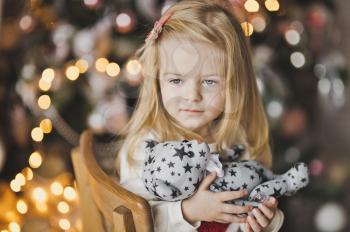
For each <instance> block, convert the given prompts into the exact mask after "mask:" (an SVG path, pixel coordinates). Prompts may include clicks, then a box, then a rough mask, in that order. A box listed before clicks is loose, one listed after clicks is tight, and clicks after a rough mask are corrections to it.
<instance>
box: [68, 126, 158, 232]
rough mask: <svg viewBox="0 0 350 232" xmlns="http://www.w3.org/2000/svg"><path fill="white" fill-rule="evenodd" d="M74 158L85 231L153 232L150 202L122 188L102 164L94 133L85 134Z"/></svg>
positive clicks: (87, 132) (73, 152) (86, 132)
mask: <svg viewBox="0 0 350 232" xmlns="http://www.w3.org/2000/svg"><path fill="white" fill-rule="evenodd" d="M71 158H72V162H73V167H74V172H75V176H76V180H77V187H78V194H79V203H80V209H81V216H82V222H83V231H84V232H90V231H91V232H100V231H101V232H102V231H108V232H109V231H113V232H116V231H118V232H119V231H126V232H134V231H137V232H139V231H140V232H150V231H153V220H152V215H151V208H150V206H149V204H148V202H147V201H146V200H145V199H144V198H142V197H140V196H138V195H136V194H134V193H132V192H130V191H128V190H126V189H125V188H123V187H121V186H120V185H119V184H118V182H117V181H113V179H112V177H110V176H108V175H107V174H106V173H105V172H104V171H103V170H102V168H101V167H100V166H99V165H98V163H97V161H96V157H95V154H94V150H93V134H92V132H91V131H89V130H87V131H85V132H84V133H83V134H82V135H81V137H80V146H79V147H78V148H75V149H73V151H72V155H71ZM116 180H117V177H116Z"/></svg>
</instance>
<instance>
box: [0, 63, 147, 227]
mask: <svg viewBox="0 0 350 232" xmlns="http://www.w3.org/2000/svg"><path fill="white" fill-rule="evenodd" d="M91 66H93V67H94V70H95V71H97V72H100V73H104V74H105V75H106V78H118V76H119V75H120V73H121V68H120V66H119V65H118V64H117V63H115V62H109V61H108V60H107V58H104V57H101V58H98V59H96V61H95V62H94V64H92V65H90V64H89V62H88V61H87V60H84V59H79V60H77V61H76V62H74V64H68V65H66V68H65V69H64V70H60V69H53V68H46V69H44V70H43V71H42V73H41V77H40V79H39V80H38V88H39V89H40V90H41V92H42V94H40V95H39V96H38V98H37V106H38V108H39V109H40V110H41V111H42V115H45V111H50V110H51V111H52V109H54V106H53V105H52V100H51V97H50V94H49V91H50V89H51V87H52V86H53V85H54V82H55V78H56V77H57V76H58V73H59V72H63V73H64V76H65V77H66V79H67V80H69V81H71V82H74V81H76V80H77V79H78V78H79V77H80V76H81V74H84V73H86V72H87V71H88V70H89V68H91ZM125 71H126V73H127V75H125V76H126V77H129V79H130V81H135V80H136V79H137V78H139V76H140V75H139V74H140V72H141V64H140V63H139V62H138V61H137V60H135V59H132V60H129V61H128V62H127V63H126V66H125ZM116 80H117V79H116ZM34 111H35V110H34ZM53 127H55V125H54V123H53V122H52V120H51V119H50V118H43V119H42V120H41V121H40V122H39V123H38V126H36V127H34V128H33V129H32V130H31V138H32V140H33V141H34V142H36V143H42V142H43V140H44V137H45V135H48V134H50V133H51V132H52V130H53ZM73 143H74V142H73ZM37 145H38V144H37ZM75 145H77V144H75ZM38 147H40V146H38ZM44 159H45V156H44V154H42V152H41V151H39V150H35V151H34V152H32V153H31V154H30V156H29V160H28V167H25V168H24V169H23V170H22V171H21V172H20V173H18V174H17V175H16V176H15V178H14V179H13V180H12V181H11V182H10V188H11V190H12V191H13V192H15V193H19V192H22V193H23V192H25V191H27V190H29V192H31V196H30V198H28V199H27V200H25V199H24V198H19V199H18V200H17V203H16V209H17V211H18V213H20V214H21V215H25V214H26V213H27V212H28V210H29V205H32V206H34V208H35V210H36V211H38V212H39V213H47V212H48V210H49V206H48V205H53V204H56V208H57V210H58V212H59V213H60V214H61V215H62V218H61V219H59V220H58V221H57V222H56V223H57V226H58V227H59V228H61V229H62V230H68V229H70V228H71V227H72V222H71V221H70V220H69V219H68V218H65V217H64V216H65V215H67V214H68V213H69V212H70V211H71V208H73V207H76V206H77V194H76V190H75V188H74V181H72V178H69V179H70V181H67V180H65V183H66V184H68V183H70V184H68V185H64V184H63V183H61V182H59V181H53V182H52V183H50V184H48V185H45V186H41V187H34V188H30V187H28V186H30V184H29V183H30V182H31V181H32V180H33V178H34V176H35V173H34V172H33V170H35V169H38V168H39V167H40V166H41V165H42V163H43V161H44ZM71 183H73V185H72V184H71ZM28 201H31V202H28ZM51 226H54V225H51ZM79 226H81V225H79V221H77V224H76V225H75V227H76V228H80V227H79ZM8 229H9V230H10V231H20V224H19V222H18V221H16V220H14V221H12V222H10V223H9V224H8ZM4 231H6V230H2V232H4ZM78 231H79V230H78Z"/></svg>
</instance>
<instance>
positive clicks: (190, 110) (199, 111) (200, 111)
mask: <svg viewBox="0 0 350 232" xmlns="http://www.w3.org/2000/svg"><path fill="white" fill-rule="evenodd" d="M181 111H185V112H191V113H202V112H204V111H203V110H192V109H182V110H181Z"/></svg>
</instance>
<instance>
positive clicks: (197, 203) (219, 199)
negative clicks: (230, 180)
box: [182, 172, 252, 224]
mask: <svg viewBox="0 0 350 232" xmlns="http://www.w3.org/2000/svg"><path fill="white" fill-rule="evenodd" d="M215 178H216V172H212V173H211V174H210V175H208V176H206V177H205V178H204V179H203V181H202V183H201V184H200V186H199V188H198V190H197V192H196V193H195V194H194V195H192V196H191V197H190V198H187V199H185V200H183V201H182V213H183V217H184V219H185V220H187V221H188V222H189V223H191V224H194V223H195V222H196V221H209V222H211V221H216V222H220V223H231V222H234V223H244V222H246V217H241V216H238V215H237V214H242V213H247V212H249V211H250V210H252V207H251V206H237V205H233V204H227V203H225V201H228V200H234V199H238V198H242V197H244V196H246V195H247V192H246V191H243V190H242V191H225V192H220V193H215V192H212V191H210V190H209V186H210V184H211V183H212V182H213V181H214V180H215Z"/></svg>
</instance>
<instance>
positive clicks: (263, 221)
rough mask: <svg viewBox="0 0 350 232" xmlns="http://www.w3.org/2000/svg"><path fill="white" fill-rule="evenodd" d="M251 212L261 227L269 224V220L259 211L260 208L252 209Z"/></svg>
mask: <svg viewBox="0 0 350 232" xmlns="http://www.w3.org/2000/svg"><path fill="white" fill-rule="evenodd" d="M252 212H253V214H254V217H255V219H256V221H257V222H258V223H259V225H260V226H261V227H262V228H265V227H266V226H268V225H269V223H270V221H269V220H268V219H267V218H266V217H265V216H264V215H263V214H262V213H261V211H260V210H258V209H253V211H252Z"/></svg>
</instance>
